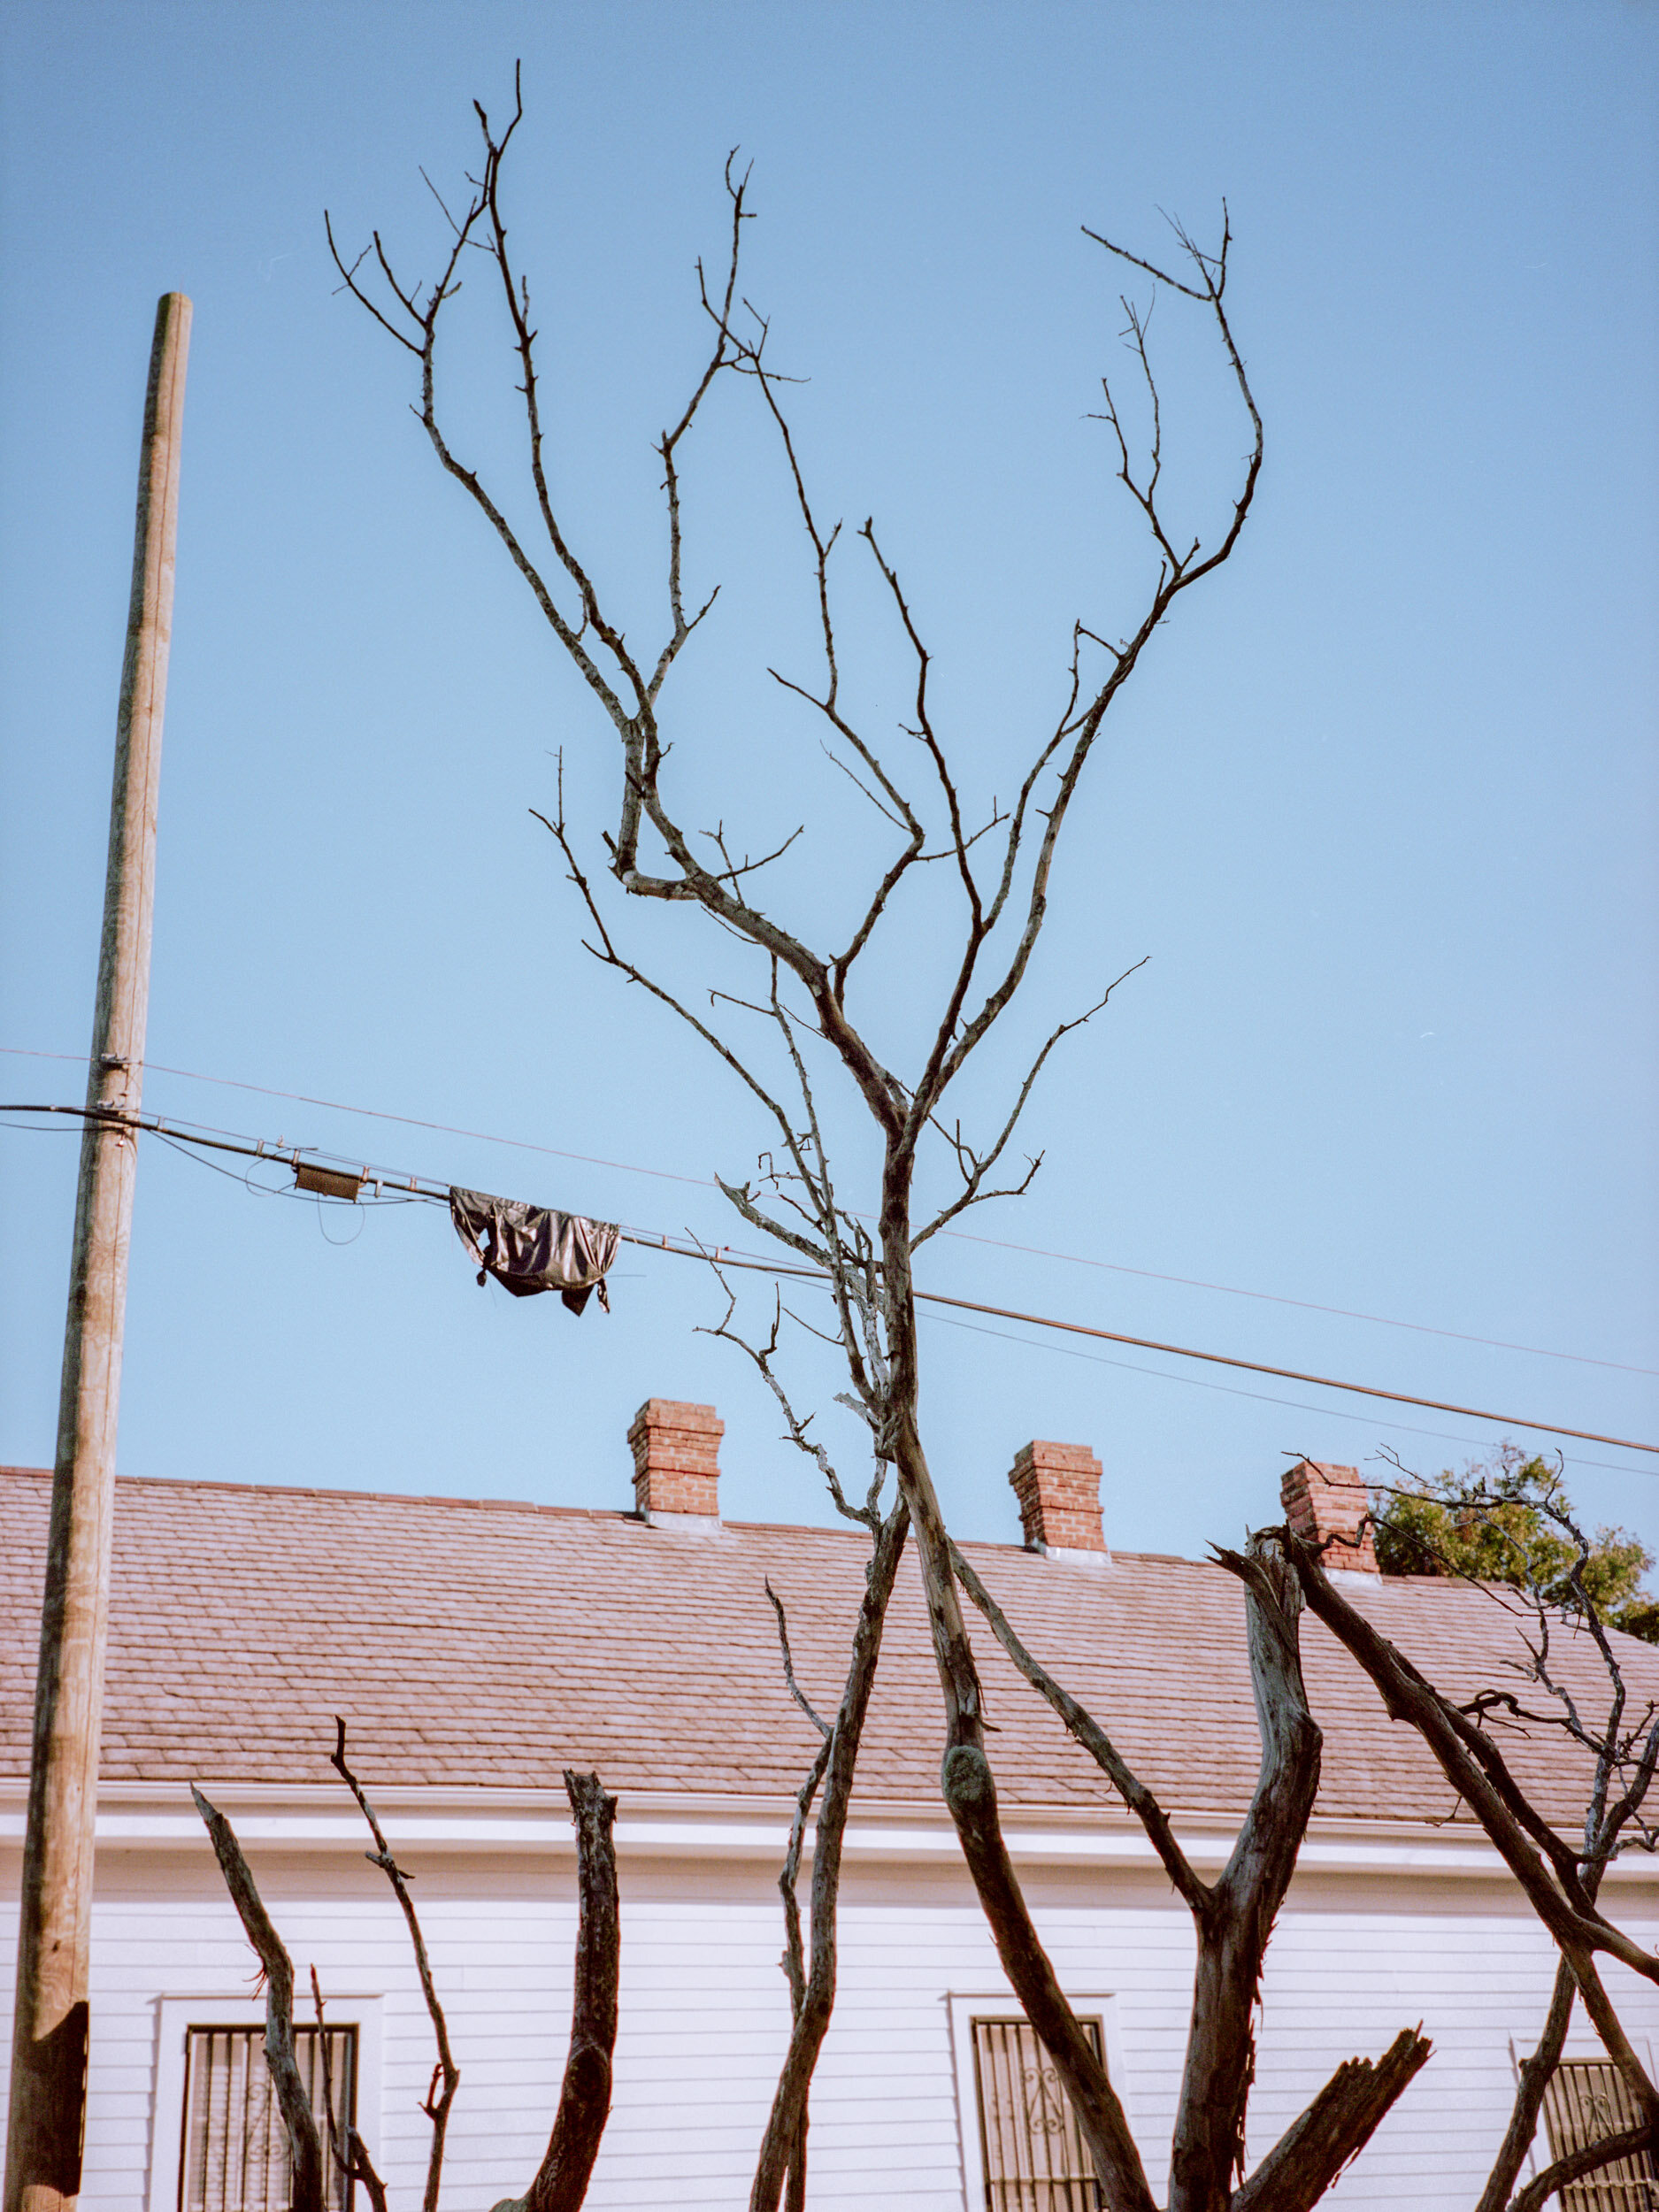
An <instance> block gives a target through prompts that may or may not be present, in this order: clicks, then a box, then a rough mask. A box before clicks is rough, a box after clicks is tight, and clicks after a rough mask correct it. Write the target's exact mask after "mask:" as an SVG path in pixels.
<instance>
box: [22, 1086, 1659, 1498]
mask: <svg viewBox="0 0 1659 2212" xmlns="http://www.w3.org/2000/svg"><path fill="white" fill-rule="evenodd" d="M94 1111H95V1110H93V1109H89V1108H87V1107H84V1106H4V1105H0V1114H78V1115H81V1116H82V1117H85V1116H87V1115H88V1114H89V1113H92V1112H94ZM122 1119H123V1120H124V1122H125V1124H126V1125H127V1126H129V1127H132V1128H135V1129H147V1130H149V1131H150V1133H152V1134H153V1135H156V1136H162V1137H165V1138H167V1139H168V1140H170V1141H172V1142H173V1143H175V1144H178V1143H182V1144H195V1145H201V1146H203V1147H204V1148H207V1149H208V1150H211V1151H214V1152H234V1153H239V1154H242V1155H243V1156H246V1157H247V1158H249V1159H266V1160H269V1159H272V1158H273V1157H274V1158H275V1159H277V1160H280V1162H281V1163H282V1164H283V1165H285V1166H288V1167H290V1168H292V1170H293V1171H294V1177H295V1187H296V1189H297V1190H302V1191H311V1192H314V1193H316V1194H319V1195H326V1196H329V1197H333V1198H338V1199H339V1200H340V1201H341V1202H343V1203H346V1204H357V1203H360V1201H359V1200H358V1198H357V1192H358V1191H359V1190H361V1188H362V1187H363V1186H364V1184H365V1183H368V1182H374V1183H375V1184H376V1187H377V1188H378V1187H379V1180H380V1178H379V1177H378V1176H377V1173H376V1171H374V1170H373V1169H371V1168H369V1167H368V1166H366V1165H365V1167H364V1168H363V1169H362V1170H361V1171H360V1172H356V1171H336V1170H334V1169H330V1168H326V1167H323V1166H321V1165H320V1164H309V1163H307V1162H306V1161H305V1160H304V1158H303V1155H304V1154H305V1153H307V1152H314V1151H315V1149H316V1148H315V1147H313V1146H308V1145H302V1146H300V1147H298V1148H292V1147H288V1146H286V1145H285V1146H283V1147H282V1148H280V1150H278V1151H277V1152H275V1153H274V1154H273V1152H272V1151H271V1150H269V1149H267V1148H266V1146H265V1143H264V1141H257V1142H247V1143H243V1142H239V1141H235V1140H234V1139H232V1138H229V1137H227V1136H225V1135H222V1134H220V1135H214V1136H208V1135H206V1134H203V1133H195V1132H192V1131H190V1130H188V1129H185V1128H183V1127H181V1126H180V1125H179V1124H178V1123H176V1122H174V1123H171V1124H170V1123H167V1122H165V1121H164V1120H163V1119H162V1117H161V1116H160V1115H159V1114H140V1115H128V1116H125V1117H122ZM330 1157H341V1155H330ZM398 1181H399V1187H400V1189H401V1190H402V1191H403V1193H404V1194H407V1195H409V1196H412V1197H415V1198H424V1199H428V1200H430V1201H432V1202H434V1204H442V1205H447V1204H448V1203H449V1185H448V1184H445V1183H436V1182H434V1181H432V1180H431V1179H427V1178H423V1177H420V1176H415V1175H411V1176H409V1177H407V1178H403V1177H402V1176H401V1175H400V1176H399V1178H398ZM620 1235H621V1239H622V1241H623V1242H624V1243H625V1244H634V1245H637V1246H639V1248H641V1251H646V1252H667V1253H672V1255H673V1256H674V1257H675V1258H676V1259H682V1260H701V1261H703V1263H704V1264H705V1265H708V1264H711V1265H716V1266H719V1267H739V1268H742V1269H743V1270H745V1271H747V1272H749V1273H754V1274H764V1275H772V1276H774V1277H777V1278H780V1279H783V1280H787V1281H794V1282H808V1283H824V1284H827V1283H828V1282H829V1281H830V1280H831V1278H830V1277H829V1276H828V1275H826V1274H825V1273H824V1272H823V1271H822V1270H820V1269H818V1268H812V1267H790V1266H787V1265H786V1264H785V1263H783V1262H782V1261H780V1260H768V1259H759V1258H754V1257H750V1256H747V1255H741V1254H739V1253H736V1252H734V1251H733V1249H732V1248H731V1247H730V1246H729V1245H719V1246H714V1247H710V1246H706V1245H701V1244H698V1243H696V1242H695V1240H686V1241H685V1242H671V1241H670V1240H669V1239H668V1237H667V1236H666V1235H665V1234H664V1233H660V1232H659V1233H657V1234H655V1235H649V1236H647V1235H644V1234H641V1233H639V1232H637V1231H634V1230H631V1229H623V1230H622V1231H621V1232H620ZM878 1264H879V1263H878ZM915 1296H916V1298H917V1299H918V1301H920V1302H923V1303H925V1304H926V1305H930V1306H951V1307H954V1308H956V1310H957V1311H958V1312H962V1313H982V1314H986V1315H988V1316H989V1317H991V1318H992V1319H994V1320H997V1321H1018V1322H1022V1323H1024V1324H1025V1326H1026V1327H1028V1328H1033V1329H1054V1330H1057V1331H1059V1332H1062V1333H1064V1334H1066V1335H1069V1336H1087V1337H1093V1338H1094V1339H1096V1340H1098V1341H1100V1342H1102V1343H1105V1344H1126V1345H1129V1346H1131V1347H1132V1348H1133V1349H1134V1350H1136V1351H1139V1352H1162V1353H1164V1355H1165V1356H1167V1357H1168V1358H1171V1359H1195V1360H1202V1361H1204V1362H1205V1363H1207V1364H1208V1365H1210V1366H1213V1367H1233V1368H1238V1369H1240V1370H1242V1371H1243V1372H1244V1373H1246V1374H1249V1375H1272V1376H1275V1377H1277V1378H1278V1379H1279V1380H1280V1381H1283V1382H1298V1383H1310V1384H1311V1385H1313V1386H1314V1387H1315V1388H1317V1389H1319V1390H1340V1391H1343V1392H1345V1393H1347V1394H1348V1395H1349V1396H1350V1397H1356V1398H1378V1399H1382V1400H1385V1401H1386V1402H1387V1403H1389V1404H1390V1405H1399V1406H1421V1407H1423V1408H1424V1409H1425V1410H1427V1411H1428V1412H1431V1413H1455V1414H1456V1415H1458V1416H1460V1417H1462V1418H1463V1419H1464V1420H1467V1421H1490V1422H1492V1423H1493V1424H1494V1425H1495V1426H1497V1427H1499V1428H1517V1429H1532V1430H1535V1431H1537V1432H1540V1434H1542V1435H1545V1436H1566V1437H1571V1438H1572V1439H1574V1440H1575V1441H1578V1442H1580V1443H1585V1444H1610V1445H1612V1446H1613V1447H1614V1448H1616V1449H1617V1450H1619V1451H1625V1452H1648V1453H1651V1454H1653V1455H1655V1457H1659V1444H1644V1443H1643V1442H1641V1441H1640V1439H1638V1438H1636V1437H1631V1436H1607V1435H1604V1434H1603V1433H1602V1432H1601V1431H1600V1430H1599V1429H1573V1428H1568V1427H1567V1426H1566V1425H1564V1424H1563V1423H1562V1422H1560V1421H1529V1420H1526V1419H1525V1418H1524V1417H1522V1416H1521V1415H1520V1414H1517V1413H1494V1412H1491V1411H1489V1410H1488V1409H1486V1408H1483V1407H1480V1406H1463V1405H1455V1404H1454V1403H1453V1402H1451V1400H1449V1399H1447V1398H1418V1397H1416V1396H1414V1395H1413V1394H1411V1393H1410V1392H1409V1391H1405V1390H1385V1389H1383V1388H1381V1387H1380V1386H1379V1385H1376V1384H1373V1383H1356V1382H1343V1381H1341V1380H1340V1379H1338V1378H1337V1377H1336V1376H1334V1375H1314V1374H1310V1373H1309V1372H1308V1371H1306V1370H1305V1369H1302V1368H1300V1367H1275V1366H1272V1365H1271V1364H1270V1363H1268V1362H1267V1361H1265V1360H1256V1359H1240V1358H1238V1357H1236V1356H1234V1355H1233V1354H1231V1353H1227V1352H1204V1351H1200V1350H1199V1349H1198V1348H1196V1347H1195V1346H1194V1345H1191V1344H1165V1343H1164V1342H1162V1341H1161V1340H1159V1339H1158V1338H1156V1337H1149V1336H1130V1335H1127V1334H1126V1333H1125V1332H1124V1331H1122V1330H1120V1329H1097V1328H1094V1326H1092V1325H1090V1324H1089V1323H1087V1322H1085V1321H1063V1320H1060V1319H1058V1318H1057V1317H1056V1316H1054V1315H1052V1314H1046V1313H1022V1312H1020V1311H1019V1310H1018V1309H1016V1308H1014V1307H1011V1306H988V1305H983V1304H981V1303H980V1302H979V1301H978V1300H976V1299H972V1298H953V1297H951V1296H950V1295H949V1294H948V1293H947V1292H945V1291H942V1290H918V1291H916V1292H915Z"/></svg>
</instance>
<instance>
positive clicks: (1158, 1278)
mask: <svg viewBox="0 0 1659 2212" xmlns="http://www.w3.org/2000/svg"><path fill="white" fill-rule="evenodd" d="M0 1052H4V1053H7V1054H10V1055H12V1056H18V1057H21V1058H25V1059H31V1060H66V1061H70V1062H73V1063H74V1064H77V1065H80V1066H82V1067H84V1066H85V1065H86V1055H85V1054H84V1053H78V1052H40V1051H36V1050H34V1049H33V1048H30V1047H28V1046H27V1045H0ZM145 1066H146V1068H147V1069H148V1070H149V1071H150V1072H151V1073H152V1074H156V1075H173V1076H177V1077H179V1078H180V1079H182V1080H184V1081H186V1082H189V1083H214V1084H218V1085H219V1087H221V1088H223V1089H226V1090H233V1091H250V1092H252V1093H254V1094H256V1095H257V1096H258V1097H261V1098H281V1099H287V1100H289V1101H291V1102H293V1103H294V1104H296V1105H299V1106H320V1107H324V1108H326V1110H328V1111H329V1112H330V1113H337V1114H353V1115H356V1116H357V1117H359V1118H362V1119H364V1120H367V1121H392V1122H397V1123H400V1124H401V1125H403V1127H405V1128H409V1129H430V1130H433V1131H435V1132H436V1133H438V1134H439V1135H441V1136H447V1137H467V1138H470V1139H471V1140H472V1141H474V1142H475V1143H480V1144H500V1145H506V1146H508V1147H509V1148H511V1149H512V1150H514V1151H518V1152H539V1153H542V1154H544V1155H546V1156H547V1157H549V1159H555V1160H573V1161H575V1162H577V1163H578V1164H580V1165H581V1166H584V1167H603V1168H611V1169H613V1170H615V1171H618V1173H621V1174H626V1175H649V1176H651V1177H653V1178H654V1179H656V1180H657V1181H658V1182H664V1183H688V1184H690V1185H691V1186H692V1187H693V1188H694V1189H696V1190H710V1189H714V1188H716V1187H718V1186H717V1185H716V1184H715V1182H714V1179H713V1178H712V1177H711V1176H701V1175H681V1174H678V1173H676V1172H675V1171H673V1170H672V1169H670V1168H663V1167H641V1166H640V1165H639V1164H638V1163H637V1162H636V1161H633V1160H605V1159H600V1158H597V1157H596V1156H595V1155H593V1154H591V1153H588V1152H565V1151H561V1150H560V1148H558V1147H557V1145H550V1144H534V1143H533V1142H531V1141H530V1140H529V1139H528V1138H526V1137H498V1136H495V1135H493V1134H492V1133H490V1132H489V1131H488V1130H486V1129H462V1128H458V1127H457V1126H455V1125H453V1124H452V1123H449V1122H444V1121H423V1120H421V1119H419V1118H418V1117H417V1116H415V1115H413V1114H394V1113H389V1112H387V1111H386V1110H383V1109H381V1108H379V1107H375V1106H351V1105H348V1104H346V1103H344V1102H342V1101H341V1100H339V1099H333V1098H312V1097H310V1096H308V1095H307V1094H306V1093H305V1092H303V1091H280V1090H276V1089H273V1087H271V1086H270V1085H268V1084H265V1083H242V1082H239V1081H237V1079H235V1078H234V1077H233V1076H228V1075H204V1074H202V1073H201V1072H200V1071H198V1070H196V1069H194V1068H173V1067H166V1066H164V1065H163V1064H162V1063H161V1062H160V1061H158V1060H150V1061H147V1062H146V1063H145ZM329 1157H331V1158H336V1159H342V1158H345V1157H346V1155H345V1154H343V1153H334V1154H330V1155H329ZM940 1234H941V1236H947V1237H949V1238H951V1239H952V1240H953V1241H956V1242H957V1243H962V1244H983V1245H986V1246H988V1247H989V1248H991V1249H992V1250H993V1251H997V1252H1021V1253H1025V1254H1027V1255H1028V1256H1030V1257H1032V1258H1033V1259H1042V1260H1061V1261H1064V1263H1066V1264H1067V1265H1068V1266H1071V1267H1095V1268H1100V1269H1102V1270H1103V1271H1106V1272H1108V1273H1110V1274H1113V1275H1133V1276H1137V1277H1139V1278H1140V1279H1141V1280H1142V1281H1144V1282H1149V1283H1172V1284H1175V1285H1177V1286H1179V1287H1180V1288H1182V1289H1185V1290H1208V1291H1214V1292H1217V1293H1218V1294H1221V1295H1223V1296H1225V1297H1228V1298H1254V1299H1256V1300H1258V1301H1260V1302H1263V1303H1264V1304H1267V1305H1273V1306H1292V1307H1294V1308H1296V1309H1297V1310H1299V1311H1301V1312H1303V1313H1325V1314H1330V1315H1333V1317H1335V1318H1337V1319H1338V1320H1342V1321H1364V1322H1368V1323H1370V1324H1371V1325H1374V1326H1376V1327H1378V1328H1383V1329H1409V1331H1411V1333H1413V1334H1414V1335H1417V1336H1438V1337H1445V1338H1447V1339H1448V1340H1450V1341H1451V1342H1453V1343H1455V1344H1479V1345H1480V1346H1482V1347H1483V1348H1485V1349H1486V1350H1487V1351H1494V1352H1522V1353H1525V1354H1526V1355H1527V1356H1529V1357H1531V1358H1534V1359H1556V1360H1566V1361H1569V1362H1571V1363H1573V1364H1575V1365H1577V1366H1581V1367H1606V1368H1610V1369H1612V1370H1613V1371H1615V1372H1616V1373H1618V1374H1622V1375H1655V1374H1659V1368H1652V1367H1638V1366H1633V1365H1632V1364H1631V1363H1629V1362H1628V1361H1625V1360H1617V1359H1597V1358H1595V1357H1594V1356H1593V1355H1592V1354H1590V1353H1587V1352H1557V1351H1552V1350H1551V1349H1550V1348H1548V1346H1547V1345H1542V1344H1517V1343H1513V1342H1511V1341H1510V1340H1509V1339H1508V1338H1505V1337H1495V1336H1475V1335H1471V1333H1469V1332H1468V1331H1466V1330H1463V1329H1441V1328H1436V1327H1435V1326H1434V1325H1432V1323H1430V1322H1426V1321H1400V1320H1396V1319H1394V1317H1391V1316H1390V1315H1388V1314H1383V1313H1363V1312H1361V1311H1359V1310H1356V1308H1354V1307H1351V1306H1327V1305H1323V1304H1321V1303H1320V1302H1318V1301H1317V1300H1316V1299H1312V1298H1287V1297H1286V1296H1284V1295H1283V1294H1281V1293H1279V1292H1277V1291H1271V1290H1247V1289H1245V1288H1243V1287H1242V1286H1240V1285H1239V1284H1237V1283H1212V1282H1208V1281H1206V1280H1205V1279H1203V1278H1202V1277H1201V1276H1196V1275H1166V1274H1164V1273H1162V1272H1160V1271H1158V1270H1157V1269H1156V1268H1151V1267H1130V1266H1128V1265H1126V1264H1125V1263H1124V1262H1123V1261H1121V1260H1102V1259H1096V1258H1094V1257H1093V1256H1089V1255H1087V1254H1084V1253H1081V1252H1055V1251H1051V1250H1049V1249H1048V1248H1047V1247H1046V1246H1044V1245H1041V1244H1017V1243H1014V1242H1011V1241H1010V1240H1007V1239H1005V1238H1002V1237H986V1236H979V1235H978V1234H976V1233H975V1232H974V1231H972V1230H971V1229H943V1230H941V1232H940Z"/></svg>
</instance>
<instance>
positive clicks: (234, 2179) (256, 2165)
mask: <svg viewBox="0 0 1659 2212" xmlns="http://www.w3.org/2000/svg"><path fill="white" fill-rule="evenodd" d="M294 2055H295V2057H296V2060H297V2062H298V2064H299V2070H300V2079H301V2080H302V2081H303V2083H304V2085H305V2087H306V2091H307V2093H308V2094H309V2095H310V2098H311V2109H312V2111H313V2112H315V2113H316V2115H317V2125H318V2128H319V2131H320V2132H321V2134H322V2136H323V2155H324V2159H325V2161H326V2166H327V2169H328V2170H327V2172H326V2176H325V2188H326V2195H325V2202H326V2205H327V2206H328V2212H350V2208H351V2188H350V2185H349V2182H347V2181H346V2180H345V2179H344V2177H342V2174H341V2173H340V2170H339V2169H338V2167H337V2166H335V2164H334V2161H333V2160H332V2159H330V2158H329V2157H328V2142H327V2128H326V2122H325V2119H324V2103H323V2068H324V2065H325V2064H326V2066H327V2069H328V2087H329V2090H330V2093H331V2094H332V2096H333V2099H334V2120H335V2124H336V2125H337V2126H338V2127H339V2129H340V2131H341V2133H342V2137H343V2135H344V2133H345V2131H346V2129H347V2128H349V2126H351V2125H352V2124H353V2123H354V2122H355V2120H356V2117H357V2030H356V2029H355V2028H328V2029H326V2030H324V2031H320V2032H319V2030H318V2029H316V2028H300V2027H296V2029H295V2031H294ZM291 2196H292V2191H291V2189H290V2187H289V2181H288V2131H287V2129H286V2128H285V2127H284V2126H283V2124H282V2110H281V2107H280V2105H279V2104H278V2102H277V2096H276V2085H275V2084H274V2083H273V2080H272V2078H271V2070H270V2068H269V2067H268V2066H267V2065H266V2064H265V2032H264V2030H263V2029H260V2028H205V2027H204V2028H192V2029H191V2030H190V2031H189V2040H188V2048H187V2052H186V2064H185V2093H184V2155H183V2157H182V2158H181V2159H180V2164H179V2212H288V2206H289V2201H290V2199H291Z"/></svg>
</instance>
